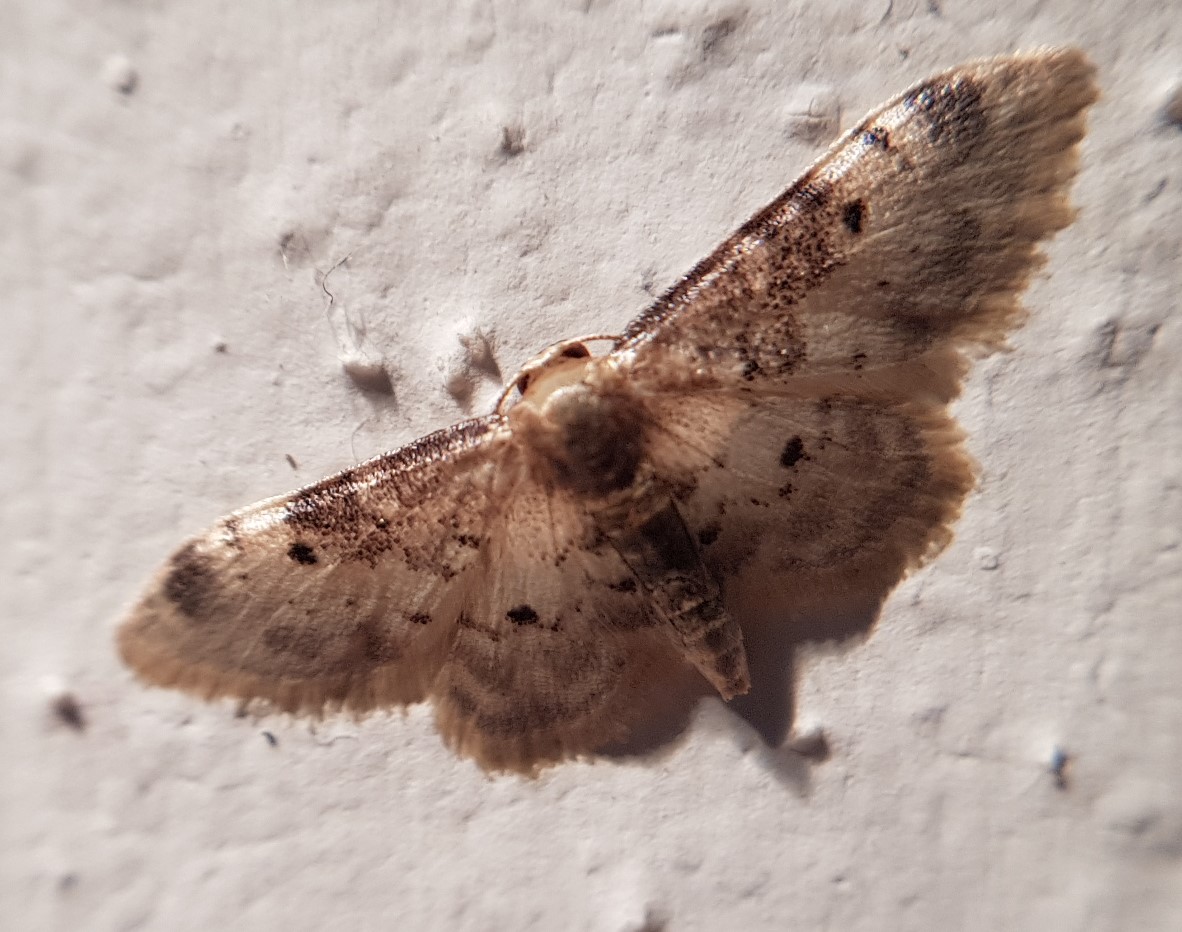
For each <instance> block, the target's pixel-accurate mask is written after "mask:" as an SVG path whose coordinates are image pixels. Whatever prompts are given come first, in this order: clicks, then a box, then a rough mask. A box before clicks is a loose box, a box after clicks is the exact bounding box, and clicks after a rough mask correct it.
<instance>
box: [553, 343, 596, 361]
mask: <svg viewBox="0 0 1182 932" xmlns="http://www.w3.org/2000/svg"><path fill="white" fill-rule="evenodd" d="M559 355H560V356H562V357H563V358H565V359H586V358H587V357H588V356H590V355H591V350H589V349H587V347H585V346H584V345H583V344H582V343H572V344H571V345H570V346H564V347H563V348H562V352H561V353H559Z"/></svg>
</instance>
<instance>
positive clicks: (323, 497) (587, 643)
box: [118, 49, 1097, 773]
mask: <svg viewBox="0 0 1182 932" xmlns="http://www.w3.org/2000/svg"><path fill="white" fill-rule="evenodd" d="M1096 97H1097V90H1096V87H1095V84H1094V81H1093V68H1092V66H1091V65H1090V64H1089V62H1088V60H1087V59H1086V57H1085V56H1084V54H1083V53H1082V52H1080V51H1078V50H1073V49H1066V50H1043V51H1039V52H1035V53H1033V54H1027V55H1019V56H1013V57H1004V58H996V59H992V60H988V61H982V62H978V63H973V64H968V65H965V66H963V67H960V68H957V69H955V70H952V71H949V72H947V73H945V74H941V75H938V76H936V77H934V78H931V79H930V80H928V81H925V82H923V83H922V84H919V85H918V86H916V87H914V88H912V89H911V90H909V91H907V92H906V93H904V94H902V95H901V96H899V97H897V98H895V99H894V100H892V101H891V102H890V103H888V104H886V105H885V106H883V107H882V108H881V109H878V110H875V111H874V112H873V113H871V114H870V115H869V116H867V117H866V118H865V119H864V120H862V122H860V123H859V124H858V125H857V126H856V127H854V128H853V129H852V130H850V132H848V133H847V134H846V135H845V136H844V137H842V138H841V139H840V140H838V142H837V143H836V144H835V145H834V146H833V147H832V148H831V149H830V150H829V152H828V153H827V154H825V155H824V156H823V157H822V158H821V159H820V160H819V161H818V162H816V163H815V164H814V165H813V166H812V167H811V168H810V169H809V170H808V171H806V172H805V173H804V175H803V176H802V177H801V178H800V179H799V180H798V181H797V182H796V183H795V184H793V185H792V186H791V187H790V188H788V190H787V191H785V192H784V193H783V194H782V195H781V196H780V197H778V198H777V199H776V200H774V201H773V202H772V203H771V204H769V205H768V206H767V207H766V208H764V209H763V210H761V211H760V212H759V213H757V214H756V215H755V216H754V217H752V218H751V219H750V220H748V221H747V222H746V223H745V224H744V225H743V226H742V227H741V228H740V229H739V230H738V231H737V232H736V233H735V234H734V235H733V236H731V237H730V238H729V239H727V240H726V241H725V242H724V243H723V244H722V245H721V246H719V247H718V248H717V249H716V250H715V251H714V252H713V253H712V254H711V255H710V256H708V257H707V258H706V259H705V260H703V261H702V262H700V263H699V264H698V265H697V266H696V267H695V268H694V269H693V270H692V271H691V272H690V273H689V274H688V275H686V276H685V277H684V278H683V279H681V280H680V281H679V282H678V283H677V284H676V285H674V286H673V287H672V288H671V289H670V290H669V291H668V292H666V293H665V294H664V295H663V296H662V297H661V298H660V299H659V300H657V301H656V302H655V303H654V304H652V306H651V307H649V308H648V309H647V310H645V311H644V312H643V313H641V314H640V316H638V317H637V318H635V319H634V320H633V321H632V322H631V323H630V324H628V326H627V328H626V329H625V330H624V332H623V334H622V335H620V336H616V337H611V338H607V339H608V340H609V341H610V343H609V345H608V346H607V348H606V351H601V352H599V353H592V352H591V349H590V348H589V346H588V343H591V344H592V345H595V342H594V340H592V339H582V340H564V341H562V342H560V343H557V344H555V345H554V346H551V347H550V348H549V349H547V350H545V351H544V352H543V353H541V354H540V355H538V356H537V357H536V358H534V359H533V360H532V361H531V362H529V363H528V364H527V365H526V366H525V367H524V368H522V370H521V371H520V372H519V373H518V374H517V376H516V377H515V379H513V381H512V383H511V384H510V386H509V388H508V389H507V390H506V391H505V393H504V394H503V395H502V396H501V398H500V400H499V401H498V403H497V405H496V408H495V410H494V411H493V412H492V413H491V414H489V415H487V416H484V417H478V418H474V419H471V420H466V421H463V422H461V423H458V424H456V425H454V426H452V427H449V428H447V429H445V430H441V431H438V432H436V433H433V434H430V435H428V436H426V437H423V438H422V439H420V440H416V441H414V442H413V443H410V444H408V445H406V446H404V447H402V448H401V449H399V450H396V451H394V452H392V453H387V454H384V455H382V456H379V457H377V458H376V459H373V460H370V461H369V462H366V463H363V464H361V465H359V466H356V467H354V468H352V469H347V470H345V471H344V472H341V473H339V474H337V475H335V476H332V477H330V478H327V479H325V480H323V481H321V482H318V483H316V484H314V485H310V486H308V487H306V488H303V489H300V490H299V491H296V492H293V493H291V494H289V495H284V496H280V497H278V498H273V499H270V500H268V501H264V502H261V503H259V504H256V505H252V506H250V507H247V508H244V509H242V510H240V511H237V512H234V513H233V514H231V515H228V516H227V517H225V518H222V519H221V520H220V521H218V522H217V523H216V524H215V525H214V526H213V527H212V528H210V529H209V530H207V531H206V532H204V533H202V534H200V535H198V536H197V537H194V538H192V539H191V540H189V541H188V542H187V543H185V544H184V545H183V546H181V547H180V549H179V550H177V551H176V553H174V554H173V555H172V557H171V558H170V559H169V560H168V561H167V562H166V563H165V565H164V566H163V567H162V568H161V570H160V571H159V573H158V575H157V576H156V577H155V579H154V580H153V581H152V582H151V584H150V586H149V587H148V589H147V592H146V594H145V595H144V596H143V598H142V600H141V601H140V602H139V603H138V604H137V605H136V606H135V607H134V609H133V610H132V611H131V613H130V615H129V616H128V617H127V619H126V620H125V621H124V622H123V624H122V626H121V627H120V628H119V631H118V646H119V650H120V652H121V654H122V657H123V659H124V660H125V661H126V663H127V664H129V665H130V666H131V668H132V669H133V670H134V671H135V672H136V673H137V674H139V676H140V677H142V678H143V679H144V680H146V681H147V682H149V683H153V684H158V685H161V686H169V687H175V688H179V689H183V690H188V691H190V692H193V693H196V694H198V695H199V696H202V697H204V698H206V699H214V698H216V697H237V698H238V699H240V700H259V701H262V702H263V703H264V704H265V705H267V706H268V707H270V708H273V709H277V710H282V711H286V712H292V713H310V714H321V713H323V712H324V711H326V710H337V709H344V710H351V711H353V712H356V713H361V712H365V711H368V710H373V709H379V708H388V707H395V706H403V705H406V704H408V703H415V702H420V701H425V700H430V701H431V702H433V703H434V708H435V714H436V719H437V722H438V727H439V731H440V732H441V734H442V735H443V737H444V739H445V740H446V741H447V742H448V743H449V744H450V745H451V746H452V747H453V748H454V749H455V750H456V751H457V752H459V753H461V754H463V755H468V756H471V757H472V758H474V759H475V760H476V761H477V762H478V763H479V764H480V765H481V766H483V767H485V768H486V769H490V770H516V771H521V772H525V773H533V772H536V771H537V769H538V768H539V767H541V766H543V765H546V764H549V763H553V762H556V761H559V760H561V759H564V758H570V757H575V756H580V755H588V754H592V753H594V752H595V751H596V750H598V749H602V748H603V747H604V746H606V745H608V744H610V743H612V742H615V741H619V740H621V739H622V738H623V737H624V736H626V735H627V734H628V731H629V728H630V727H632V725H633V723H634V720H635V718H636V714H637V712H638V710H639V709H641V708H642V707H643V706H644V704H645V703H646V702H647V701H649V699H650V698H651V697H652V696H653V695H654V693H655V692H659V691H660V689H661V688H662V685H663V684H664V683H665V682H666V681H667V680H668V678H670V677H672V676H674V675H675V674H680V675H684V674H685V673H686V670H687V667H688V668H691V669H692V670H694V671H696V673H697V674H699V675H700V676H701V677H702V678H703V679H704V680H705V682H706V683H708V684H709V685H710V686H712V687H713V688H714V689H715V690H716V691H717V693H718V695H720V696H721V697H722V698H723V699H730V698H732V697H734V696H737V695H740V694H742V693H745V692H747V690H748V689H749V687H750V685H751V682H750V674H749V672H748V658H747V654H746V650H745V646H744V634H743V628H742V626H741V625H740V621H739V619H738V618H737V617H736V615H735V613H734V612H733V611H732V609H731V608H730V607H728V605H729V600H728V594H729V593H730V592H731V591H732V588H733V586H734V585H735V584H736V581H738V580H741V579H743V578H745V577H749V576H750V575H751V574H759V576H760V577H761V578H763V579H766V580H767V581H768V583H769V584H770V585H772V586H775V587H777V588H778V590H779V591H781V592H784V593H787V594H788V595H789V597H790V598H791V599H798V600H799V601H800V602H801V603H802V604H818V603H823V602H824V601H825V600H826V599H827V598H837V597H840V596H841V595H842V594H843V593H846V592H848V591H850V590H852V589H856V588H857V587H859V586H875V585H885V586H886V587H887V588H888V589H889V587H890V586H891V585H893V584H894V583H895V582H897V581H898V580H899V579H901V578H902V577H903V576H904V575H905V574H906V573H907V572H908V571H910V570H912V569H914V568H915V567H917V566H918V565H920V564H921V563H922V562H923V561H925V560H927V559H930V558H931V557H933V556H934V555H935V554H936V553H938V552H939V550H940V549H941V548H942V547H943V546H944V545H945V544H946V543H947V542H948V540H949V539H950V537H951V525H952V523H953V522H954V521H955V519H956V518H957V516H958V514H959V511H960V508H961V505H962V502H963V501H964V498H965V496H966V495H967V494H968V492H969V491H970V489H971V487H972V485H973V475H974V473H973V465H972V462H971V460H970V459H969V457H968V456H967V454H966V453H965V451H964V449H963V441H962V433H961V430H960V429H959V427H958V425H957V424H956V422H955V421H954V419H953V418H952V416H951V415H950V413H949V410H948V406H949V403H950V402H951V401H952V399H953V398H955V397H956V395H957V394H958V392H959V389H960V385H961V381H962V378H963V376H964V375H965V372H966V370H967V368H968V365H969V361H970V359H971V358H972V357H973V356H979V355H982V354H984V353H987V352H989V351H993V350H996V349H999V348H1001V347H1002V346H1003V345H1004V341H1005V337H1006V334H1007V333H1008V332H1010V331H1011V330H1012V329H1013V328H1014V327H1016V326H1018V325H1019V324H1020V323H1021V321H1022V319H1023V316H1024V311H1023V309H1022V308H1021V306H1020V304H1019V295H1020V293H1021V292H1022V291H1023V289H1024V288H1025V287H1026V285H1027V283H1028V281H1029V279H1030V277H1031V275H1032V273H1034V272H1035V270H1037V269H1038V268H1039V267H1040V265H1041V263H1042V262H1043V261H1044V257H1043V256H1042V254H1041V252H1040V251H1039V243H1040V241H1042V240H1043V239H1045V238H1046V237H1047V236H1049V235H1050V234H1052V233H1054V232H1055V231H1057V230H1060V229H1062V228H1063V227H1065V226H1067V225H1068V224H1069V223H1070V222H1071V220H1072V217H1073V210H1072V208H1071V207H1070V205H1069V204H1068V201H1067V195H1066V191H1067V188H1068V186H1069V184H1070V183H1071V181H1072V178H1073V176H1074V175H1075V173H1076V168H1077V161H1078V151H1077V150H1078V143H1079V142H1080V140H1081V139H1082V137H1083V135H1084V129H1085V126H1084V115H1085V111H1086V109H1087V107H1088V106H1089V105H1090V104H1091V103H1092V102H1093V101H1094V100H1095V99H1096Z"/></svg>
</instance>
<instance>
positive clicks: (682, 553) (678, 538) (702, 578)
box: [606, 502, 751, 699]
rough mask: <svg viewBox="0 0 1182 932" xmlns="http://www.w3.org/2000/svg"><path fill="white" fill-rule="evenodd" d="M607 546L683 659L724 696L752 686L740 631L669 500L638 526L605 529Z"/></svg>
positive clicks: (743, 691)
mask: <svg viewBox="0 0 1182 932" xmlns="http://www.w3.org/2000/svg"><path fill="white" fill-rule="evenodd" d="M606 533H607V536H608V539H609V540H610V541H611V544H612V546H613V547H614V548H615V549H616V552H617V553H619V555H620V556H621V558H623V560H624V562H625V563H626V564H627V565H628V568H629V569H630V570H631V571H632V573H633V574H634V575H635V576H636V578H637V580H638V581H639V582H640V585H641V586H642V587H643V589H644V590H645V592H646V594H647V595H648V596H649V599H650V601H651V603H652V605H653V607H654V608H655V609H656V612H657V615H658V616H659V617H661V618H662V619H664V620H665V621H667V622H668V623H669V626H670V630H669V635H670V637H671V638H672V639H673V642H674V643H675V644H676V645H677V646H678V647H679V648H680V650H681V652H682V654H683V655H684V657H685V659H686V660H688V661H689V662H690V663H692V664H693V665H694V666H695V667H697V669H698V671H699V672H700V673H701V674H702V675H703V676H704V677H706V679H707V680H709V682H710V684H711V685H712V686H713V687H714V688H715V689H717V690H718V692H719V695H721V696H722V698H723V699H731V698H733V697H735V696H738V695H742V694H743V693H745V692H747V690H748V689H750V688H751V682H750V679H749V677H748V674H747V652H746V651H745V650H744V649H743V632H742V630H741V629H740V628H739V625H738V623H737V622H736V621H735V620H734V618H732V617H731V615H730V613H729V612H727V610H726V608H725V607H724V606H723V604H722V594H721V592H720V591H719V588H718V584H717V583H716V582H715V581H714V580H713V579H712V578H711V576H710V574H709V572H707V570H706V567H705V566H704V565H703V563H702V558H701V557H700V556H699V555H698V548H697V547H696V546H695V545H694V542H693V539H692V538H691V537H690V533H689V531H688V529H687V528H686V526H685V522H684V521H683V520H682V519H681V513H680V512H679V511H678V510H677V506H676V505H675V504H674V503H673V502H669V504H667V505H666V506H665V507H664V508H662V509H661V510H660V511H658V512H657V513H656V514H655V515H653V516H652V517H651V518H649V519H648V520H647V521H645V522H644V523H643V524H642V525H640V526H639V527H634V528H617V529H612V530H607V531H606Z"/></svg>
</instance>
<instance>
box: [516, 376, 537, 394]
mask: <svg viewBox="0 0 1182 932" xmlns="http://www.w3.org/2000/svg"><path fill="white" fill-rule="evenodd" d="M533 377H534V375H533V373H532V372H523V373H521V375H519V376H518V377H517V390H518V391H519V392H521V394H523V395H524V394H525V390H526V389H527V388H529V383H530V381H532V379H533Z"/></svg>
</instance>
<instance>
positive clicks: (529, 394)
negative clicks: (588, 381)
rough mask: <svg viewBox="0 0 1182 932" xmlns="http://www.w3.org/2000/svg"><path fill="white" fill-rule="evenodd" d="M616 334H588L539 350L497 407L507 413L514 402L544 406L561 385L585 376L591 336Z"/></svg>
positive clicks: (604, 338)
mask: <svg viewBox="0 0 1182 932" xmlns="http://www.w3.org/2000/svg"><path fill="white" fill-rule="evenodd" d="M614 339H615V338H614V337H584V338H582V339H579V340H563V341H562V342H561V343H555V344H554V345H553V346H550V347H548V348H546V349H545V350H543V351H542V352H540V353H538V355H537V356H535V357H534V358H533V359H531V360H530V361H529V362H527V363H526V364H525V365H524V366H522V367H521V371H520V372H518V373H517V375H516V377H515V378H514V379H513V382H512V383H511V384H510V385H509V386H508V387H507V388H506V389H505V391H504V393H503V394H502V395H501V400H500V401H499V402H498V403H497V411H498V412H501V413H504V412H505V411H506V410H507V409H508V408H509V407H510V406H511V405H512V404H516V403H520V402H524V403H526V404H531V405H534V406H536V407H541V406H542V405H543V404H544V403H545V401H546V399H547V398H548V397H550V395H552V394H553V393H554V392H556V391H557V390H558V389H560V388H563V387H564V386H567V385H573V384H575V383H576V382H581V381H582V380H583V375H584V373H585V372H586V370H587V364H588V363H589V362H590V361H591V359H592V356H591V351H590V350H589V349H587V342H589V341H591V340H614Z"/></svg>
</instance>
